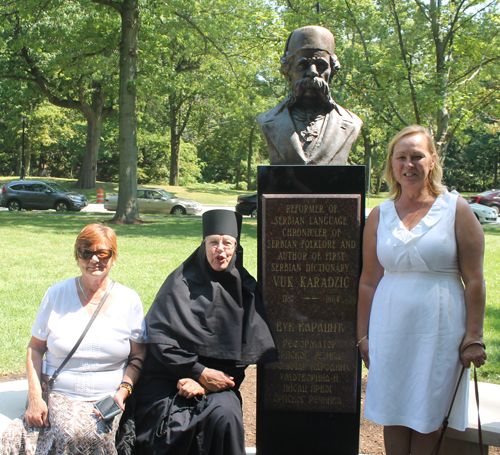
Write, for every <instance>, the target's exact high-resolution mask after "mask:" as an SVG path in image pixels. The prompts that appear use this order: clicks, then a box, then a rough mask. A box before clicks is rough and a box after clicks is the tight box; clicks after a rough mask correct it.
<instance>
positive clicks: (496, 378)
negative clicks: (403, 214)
mask: <svg viewBox="0 0 500 455" xmlns="http://www.w3.org/2000/svg"><path fill="white" fill-rule="evenodd" d="M224 191H225V190H224ZM235 194H236V193H235ZM192 197H193V199H196V200H200V193H193V195H192ZM224 197H228V195H227V194H226V195H225V196H224ZM383 200H384V198H383V197H382V196H381V197H380V198H375V197H371V198H370V200H369V201H367V207H374V206H376V205H378V204H379V203H380V202H382V201H383ZM218 203H221V202H220V201H219V202H218ZM110 218H112V214H102V215H95V214H85V213H80V214H78V216H74V214H56V213H54V212H52V213H51V214H50V215H49V214H47V212H46V213H45V214H43V213H41V212H21V213H17V212H16V213H12V212H7V211H4V212H0V259H1V260H0V322H1V324H2V329H1V330H0V346H2V349H1V350H0V374H8V373H12V372H17V371H23V370H24V358H25V354H26V346H27V343H28V341H29V338H30V329H31V325H32V323H33V320H34V318H35V315H36V312H37V309H38V306H39V304H40V301H41V299H42V297H43V295H44V293H45V291H46V290H47V289H48V288H49V287H50V286H51V285H52V284H53V283H55V282H57V281H61V280H64V279H66V278H70V277H74V276H77V275H78V274H79V270H78V268H77V265H76V262H75V260H74V258H73V256H72V250H73V245H74V242H75V239H76V236H77V234H78V232H80V230H81V229H82V228H83V227H84V226H85V225H87V224H88V223H91V222H100V221H106V220H109V219H110ZM113 229H115V231H116V233H117V236H118V249H119V258H118V261H117V264H116V266H115V267H114V268H113V270H112V278H113V279H114V280H116V281H118V282H120V283H122V284H124V285H126V286H129V287H131V288H132V289H135V290H136V291H137V292H138V293H139V295H140V296H141V299H142V302H143V304H144V309H145V311H147V309H148V308H149V307H150V305H151V303H152V302H153V300H154V297H155V294H156V292H157V290H158V289H159V287H160V286H161V284H162V283H163V281H164V279H165V278H166V277H167V275H168V274H169V273H170V272H171V271H172V270H174V269H175V268H176V267H177V266H178V265H179V264H180V263H181V262H182V261H183V260H184V259H186V258H187V256H188V255H189V254H190V253H191V252H192V251H193V250H194V249H195V248H196V247H197V246H198V245H199V244H200V242H201V218H200V217H174V216H167V217H155V218H154V219H153V222H152V223H148V224H143V225H130V226H113ZM484 231H485V237H486V257H485V278H486V286H487V292H488V300H487V310H486V319H485V337H484V339H485V343H486V345H487V353H488V363H487V364H486V365H485V366H484V367H483V368H481V369H480V370H479V373H480V377H481V380H483V381H490V382H495V383H498V384H500V284H499V283H500V280H499V274H500V267H499V265H498V264H499V261H498V259H497V258H498V256H499V254H500V228H497V227H485V228H484ZM242 245H243V248H244V249H245V261H244V263H245V266H246V268H247V269H248V270H249V272H250V273H251V274H253V275H254V276H255V275H256V269H257V254H256V250H257V222H256V221H255V220H252V219H250V218H245V220H244V223H243V235H242Z"/></svg>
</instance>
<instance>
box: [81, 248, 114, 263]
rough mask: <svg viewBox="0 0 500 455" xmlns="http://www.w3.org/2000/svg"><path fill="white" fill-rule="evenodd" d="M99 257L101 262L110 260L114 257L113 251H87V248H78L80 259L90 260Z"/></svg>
mask: <svg viewBox="0 0 500 455" xmlns="http://www.w3.org/2000/svg"><path fill="white" fill-rule="evenodd" d="M94 256H97V258H98V259H99V260H104V259H109V258H110V257H111V256H113V250H87V249H85V248H78V257H79V258H80V259H84V260H86V261H87V260H89V259H91V258H92V257H94Z"/></svg>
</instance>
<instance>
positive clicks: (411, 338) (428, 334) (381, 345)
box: [358, 125, 486, 455]
mask: <svg viewBox="0 0 500 455" xmlns="http://www.w3.org/2000/svg"><path fill="white" fill-rule="evenodd" d="M441 178H442V168H441V166H440V164H439V159H438V156H437V153H436V148H435V145H434V142H433V140H432V137H431V136H430V134H429V132H428V131H427V130H426V129H425V128H423V127H421V126H419V125H414V126H409V127H407V128H405V129H403V130H402V131H400V132H399V133H398V134H397V135H396V136H395V137H394V139H393V140H392V142H391V143H390V145H389V155H388V159H387V168H386V180H387V182H388V184H389V187H390V193H389V195H390V197H391V199H390V200H388V201H386V202H384V203H382V204H381V205H380V206H379V207H377V208H375V209H374V210H373V211H372V212H371V214H370V216H369V218H368V220H367V223H366V226H365V232H364V244H363V271H362V275H361V279H360V286H359V306H358V340H359V342H358V346H359V349H360V353H361V356H362V358H363V361H364V363H365V365H366V367H367V368H369V374H368V385H367V391H366V400H365V411H364V415H365V418H367V419H369V420H371V421H373V422H375V423H378V424H380V425H383V426H384V441H385V448H386V453H387V455H408V454H412V455H429V454H430V453H431V452H432V450H433V449H434V447H435V445H436V442H437V440H438V438H439V434H440V429H441V426H442V422H443V419H444V417H445V415H446V413H447V411H448V409H449V406H450V403H451V400H452V395H453V392H454V390H455V387H456V384H457V382H458V378H459V375H460V371H461V368H462V365H463V366H466V367H470V365H471V363H473V364H474V365H475V366H476V367H480V366H481V365H483V364H484V362H485V360H486V353H485V348H484V344H483V319H484V309H485V300H486V291H485V285H484V277H483V257H484V235H483V230H482V227H481V225H480V224H479V222H478V221H477V219H476V217H475V215H474V213H473V212H472V210H471V209H470V207H469V205H468V204H467V202H466V201H465V200H464V199H463V198H461V197H459V196H458V195H456V194H450V193H449V192H448V191H446V188H445V187H444V186H443V185H442V184H441ZM466 371H467V374H465V375H464V377H463V379H462V381H461V383H460V388H459V391H458V394H457V398H456V400H455V403H454V405H453V413H452V415H451V417H450V422H449V426H450V427H451V428H455V429H457V430H460V431H463V430H465V428H466V426H467V401H468V384H469V376H468V370H466Z"/></svg>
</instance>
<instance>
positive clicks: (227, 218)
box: [202, 210, 243, 239]
mask: <svg viewBox="0 0 500 455" xmlns="http://www.w3.org/2000/svg"><path fill="white" fill-rule="evenodd" d="M242 220H243V217H242V216H241V215H240V214H239V213H236V212H233V211H231V210H209V211H208V212H205V213H204V214H203V215H202V221H203V238H205V237H206V236H207V235H230V236H232V237H234V238H235V239H239V237H240V233H241V222H242Z"/></svg>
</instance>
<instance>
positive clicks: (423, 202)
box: [82, 196, 427, 292]
mask: <svg viewBox="0 0 500 455" xmlns="http://www.w3.org/2000/svg"><path fill="white" fill-rule="evenodd" d="M426 200H427V196H426V197H425V199H424V200H423V201H422V205H421V206H420V208H419V209H418V210H417V211H416V212H415V214H414V215H413V216H412V217H411V220H410V222H409V223H408V224H405V223H403V226H404V227H405V228H406V229H408V230H409V229H410V228H409V227H410V225H411V223H413V220H414V219H415V218H416V217H417V215H418V214H419V213H420V210H422V209H423V208H424V204H425V201H426ZM82 292H83V291H82Z"/></svg>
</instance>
